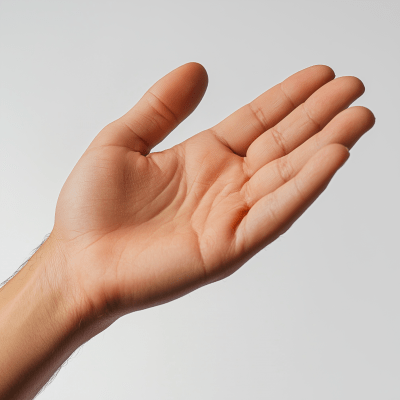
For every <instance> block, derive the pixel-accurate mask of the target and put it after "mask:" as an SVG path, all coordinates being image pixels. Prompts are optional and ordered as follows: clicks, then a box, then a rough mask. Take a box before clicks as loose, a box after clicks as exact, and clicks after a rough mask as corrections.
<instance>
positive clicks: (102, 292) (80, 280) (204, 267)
mask: <svg viewBox="0 0 400 400" xmlns="http://www.w3.org/2000/svg"><path fill="white" fill-rule="evenodd" d="M206 87H207V73H206V71H205V70H204V68H203V67H202V66H201V65H199V64H197V63H189V64H185V65H183V66H181V67H179V68H177V69H176V70H174V71H172V72H171V73H169V74H168V75H166V76H165V77H164V78H162V79H161V80H160V81H158V82H157V83H156V84H155V85H154V86H153V87H151V88H150V89H149V91H148V92H147V93H146V94H145V95H144V96H143V97H142V99H141V100H140V101H139V102H138V104H137V105H135V106H134V107H133V108H132V109H131V110H130V111H128V113H126V114H125V115H124V116H122V117H121V118H120V119H118V120H116V121H115V122H112V123H111V124H109V125H108V126H106V127H105V128H104V129H103V130H102V131H101V132H100V133H99V134H98V136H97V137H96V138H95V139H94V140H93V142H92V143H91V144H90V146H89V148H88V149H87V150H86V151H85V153H84V154H83V156H82V157H81V159H80V160H79V162H78V163H77V165H76V166H75V168H74V169H73V171H72V173H71V174H70V176H69V177H68V179H67V181H66V183H65V185H64V186H63V188H62V190H61V193H60V196H59V199H58V202H57V208H56V216H55V224H54V229H53V231H52V233H51V235H50V238H49V239H50V240H53V241H56V242H57V245H58V247H59V248H61V249H62V252H63V254H64V256H65V259H66V260H67V265H68V275H69V276H70V278H71V279H72V282H74V284H75V285H77V286H78V287H79V293H80V294H79V296H80V302H81V304H83V305H84V307H87V306H88V307H89V308H90V310H91V311H90V312H94V313H97V314H99V315H103V314H104V313H105V312H108V313H111V314H113V315H121V314H124V313H127V312H130V311H135V310H139V309H143V308H146V307H150V306H154V305H157V304H162V303H164V302H167V301H170V300H172V299H175V298H177V297H180V296H182V295H184V294H186V293H188V292H190V291H192V290H194V289H196V288H198V287H200V286H203V285H205V284H208V283H211V282H213V281H216V280H219V279H222V278H224V277H227V276H228V275H230V274H232V273H233V272H234V271H235V270H237V269H238V268H239V267H240V266H241V265H243V264H244V263H245V262H246V261H247V260H248V259H249V258H251V257H252V256H253V255H254V254H256V253H257V252H258V251H259V250H260V249H262V248H263V247H265V246H266V245H268V244H269V243H271V242H272V241H273V240H275V239H276V238H277V237H278V236H279V235H281V234H282V233H284V232H285V231H286V230H287V229H288V228H289V227H290V226H291V224H293V222H294V221H295V220H296V219H297V218H298V217H299V216H300V215H301V214H302V213H303V212H304V211H305V209H307V208H308V207H309V205H310V204H311V203H312V202H313V201H314V200H315V199H316V198H317V197H318V196H319V194H320V193H321V192H322V191H323V190H324V189H325V187H326V186H327V184H328V183H329V181H330V179H331V178H332V176H333V175H334V173H335V172H336V171H337V170H338V169H339V168H340V167H341V165H342V164H343V163H344V162H345V161H346V159H347V158H348V154H349V153H348V150H347V149H346V147H347V148H351V147H352V146H353V145H354V144H355V142H356V141H357V140H358V139H359V138H360V137H361V135H362V134H363V133H365V132H366V131H368V130H369V129H370V128H371V127H372V126H373V124H374V116H373V114H372V113H371V111H369V110H368V109H366V108H364V107H353V108H349V109H347V108H348V107H349V105H350V104H351V103H352V102H353V101H354V100H356V99H357V98H358V97H359V96H361V95H362V94H363V92H364V85H363V84H362V82H361V81H360V80H359V79H357V78H355V77H342V78H337V79H334V73H333V71H332V70H331V69H330V68H329V67H327V66H323V65H317V66H313V67H310V68H307V69H305V70H302V71H300V72H298V73H296V74H294V75H293V76H291V77H289V78H288V79H286V80H285V81H284V82H282V83H281V84H278V85H276V86H274V87H273V88H272V89H270V90H268V91H267V92H265V93H263V94H262V95H260V96H259V97H258V98H256V99H255V100H254V101H252V102H251V103H250V104H247V105H245V106H244V107H242V108H240V109H239V110H238V111H236V112H235V113H233V114H232V115H231V116H229V117H228V118H226V119H225V120H223V121H222V122H220V123H219V124H218V125H216V126H214V127H213V128H210V129H207V130H205V131H203V132H200V133H198V134H197V135H195V136H193V137H191V138H190V139H188V140H186V141H184V142H183V143H180V144H179V145H176V146H174V147H172V148H171V149H168V150H165V151H161V152H154V153H151V152H150V151H151V149H152V148H153V147H154V146H155V145H156V144H158V143H159V142H160V141H162V140H163V138H165V136H166V135H167V134H169V133H170V132H171V131H172V130H173V129H174V128H175V127H176V126H177V125H178V124H179V123H180V122H182V121H183V120H184V119H185V118H186V117H187V116H188V115H189V114H190V113H191V112H192V111H193V110H194V109H195V107H196V106H197V105H198V103H199V102H200V100H201V98H202V97H203V95H204V92H205V90H206ZM345 146H346V147H345Z"/></svg>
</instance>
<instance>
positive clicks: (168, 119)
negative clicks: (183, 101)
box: [148, 91, 179, 125]
mask: <svg viewBox="0 0 400 400" xmlns="http://www.w3.org/2000/svg"><path fill="white" fill-rule="evenodd" d="M148 93H149V94H151V95H152V96H153V97H154V98H156V99H157V100H158V101H159V103H160V104H161V105H162V106H163V107H164V108H165V109H166V110H167V112H168V114H170V115H172V119H173V121H171V119H170V118H167V117H165V116H164V115H163V114H162V113H161V112H160V111H158V110H157V109H155V107H154V106H153V105H152V104H150V103H149V104H150V106H151V107H152V108H153V109H154V110H155V111H156V112H157V113H158V114H159V115H161V116H162V117H163V118H165V119H166V120H167V121H168V122H174V123H175V124H176V125H178V124H179V118H178V116H177V115H176V114H175V113H174V112H173V111H172V110H171V108H170V107H168V106H167V104H166V103H165V102H164V101H162V100H161V99H160V98H159V97H158V96H156V95H155V94H154V93H153V92H150V91H149V92H148Z"/></svg>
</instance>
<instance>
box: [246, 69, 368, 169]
mask: <svg viewBox="0 0 400 400" xmlns="http://www.w3.org/2000/svg"><path fill="white" fill-rule="evenodd" d="M364 91H365V88H364V85H363V83H362V82H361V81H360V80H359V79H358V78H355V77H351V76H346V77H341V78H337V79H335V80H333V81H332V82H329V83H327V84H326V85H324V86H323V87H321V88H320V89H318V90H317V91H316V92H315V93H313V94H312V95H311V96H310V97H309V98H308V99H307V100H306V101H305V102H304V103H303V104H302V105H301V106H299V107H297V108H296V109H295V110H294V111H293V112H292V113H291V114H289V115H288V116H287V117H286V118H285V119H283V120H282V121H281V122H279V123H278V124H277V125H275V126H273V127H271V128H270V129H269V130H268V131H266V132H264V133H263V134H262V135H261V136H260V137H258V138H257V139H256V140H255V141H254V142H253V143H252V144H251V145H250V147H249V149H248V151H247V154H246V158H245V162H246V165H247V169H248V171H249V173H250V174H253V173H255V172H256V171H257V170H258V169H259V168H261V167H262V166H264V165H265V164H267V163H269V162H270V161H272V160H275V159H277V158H278V157H282V156H285V155H286V154H289V153H290V152H291V151H292V150H293V149H295V148H296V147H298V146H300V145H301V144H302V143H303V142H305V141H306V140H307V139H308V138H310V137H311V136H313V135H315V134H316V133H317V132H319V131H320V130H321V129H323V127H324V126H326V124H327V123H328V122H329V121H330V120H332V118H333V117H334V116H335V115H337V114H338V113H340V112H341V111H343V110H345V109H346V108H347V107H349V105H350V104H351V103H353V102H354V101H355V100H356V99H357V98H359V97H360V96H361V95H362V94H363V93H364Z"/></svg>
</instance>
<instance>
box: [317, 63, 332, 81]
mask: <svg viewBox="0 0 400 400" xmlns="http://www.w3.org/2000/svg"><path fill="white" fill-rule="evenodd" d="M311 68H314V69H316V70H317V69H318V70H319V71H320V73H322V74H324V75H325V76H326V80H327V81H331V80H333V79H335V77H336V74H335V71H334V70H333V69H332V68H331V67H330V66H329V65H325V64H316V65H313V66H312V67H311Z"/></svg>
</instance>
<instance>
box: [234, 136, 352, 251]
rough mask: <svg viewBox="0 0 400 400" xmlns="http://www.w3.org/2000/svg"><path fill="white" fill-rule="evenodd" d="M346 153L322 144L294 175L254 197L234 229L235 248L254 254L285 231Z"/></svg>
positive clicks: (339, 165)
mask: <svg viewBox="0 0 400 400" xmlns="http://www.w3.org/2000/svg"><path fill="white" fill-rule="evenodd" d="M348 157H349V152H348V150H347V149H346V148H345V147H344V146H342V145H340V144H331V145H328V146H325V147H324V148H323V149H321V150H320V151H319V152H318V153H317V154H316V155H314V157H312V158H311V160H309V162H308V163H307V164H306V165H305V166H304V168H303V169H302V170H301V171H300V172H299V173H298V175H296V176H295V177H294V178H293V179H291V180H290V181H289V182H287V183H285V184H284V185H283V186H281V187H280V188H279V189H277V190H276V191H274V192H272V193H270V194H268V195H267V196H264V197H262V198H261V199H260V200H259V201H257V202H256V203H255V204H254V205H253V206H252V207H251V208H250V211H249V212H248V213H247V215H246V216H245V217H244V218H243V220H242V222H241V223H240V225H239V226H238V229H237V231H236V235H237V236H236V243H237V248H238V251H239V252H241V253H244V254H246V253H250V254H255V253H256V252H258V251H259V250H261V249H262V248H263V247H265V246H266V245H268V244H269V243H271V242H272V241H273V240H275V239H276V238H277V237H279V236H280V235H281V234H283V233H284V232H286V231H287V230H288V229H289V227H290V226H291V225H292V224H293V223H294V222H295V221H296V220H297V219H298V218H299V217H300V215H301V214H303V212H304V211H305V210H306V209H307V208H308V207H309V206H310V205H311V204H312V203H313V202H314V200H315V199H316V198H317V197H318V196H319V195H320V194H321V193H322V192H323V191H324V190H325V188H326V186H327V185H328V183H329V181H330V180H331V179H332V177H333V175H334V174H335V172H336V171H337V170H338V169H339V168H340V167H341V166H342V165H343V164H344V163H345V161H346V160H347V159H348Z"/></svg>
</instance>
